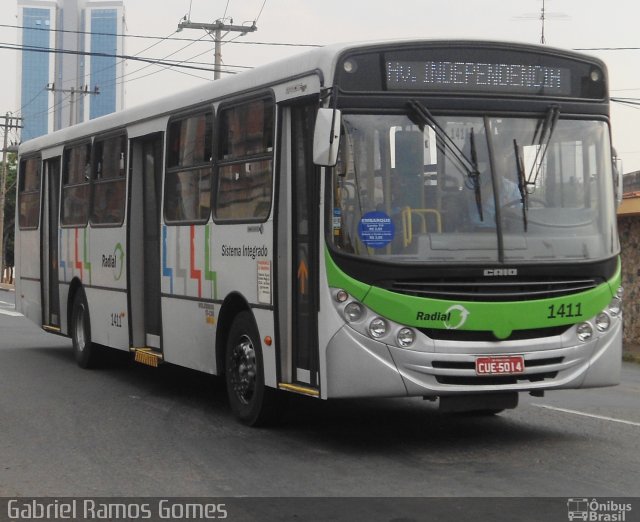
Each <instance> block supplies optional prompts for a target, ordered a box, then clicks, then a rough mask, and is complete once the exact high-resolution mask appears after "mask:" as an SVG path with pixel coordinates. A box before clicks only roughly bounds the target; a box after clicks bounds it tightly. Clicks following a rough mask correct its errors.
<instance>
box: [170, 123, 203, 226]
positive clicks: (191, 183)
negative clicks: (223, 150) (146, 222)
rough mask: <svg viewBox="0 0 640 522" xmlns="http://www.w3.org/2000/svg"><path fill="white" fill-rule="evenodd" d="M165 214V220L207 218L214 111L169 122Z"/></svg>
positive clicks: (178, 220)
mask: <svg viewBox="0 0 640 522" xmlns="http://www.w3.org/2000/svg"><path fill="white" fill-rule="evenodd" d="M167 147H168V150H167V171H166V179H165V189H164V217H165V220H166V221H167V222H168V223H190V222H197V221H200V222H202V221H206V220H207V219H209V214H210V213H211V162H212V160H213V115H212V114H211V113H210V112H208V113H204V114H198V115H194V116H189V117H187V118H182V119H179V120H174V121H172V122H170V123H169V135H168V141H167Z"/></svg>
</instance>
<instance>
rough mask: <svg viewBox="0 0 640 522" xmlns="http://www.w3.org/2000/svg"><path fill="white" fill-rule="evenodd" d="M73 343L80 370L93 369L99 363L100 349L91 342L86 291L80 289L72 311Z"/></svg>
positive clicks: (75, 297) (74, 299)
mask: <svg viewBox="0 0 640 522" xmlns="http://www.w3.org/2000/svg"><path fill="white" fill-rule="evenodd" d="M71 341H72V343H73V355H74V356H75V358H76V362H77V363H78V366H80V368H93V367H95V366H96V363H97V362H98V353H97V352H98V347H97V346H96V345H95V344H93V343H92V342H91V320H90V318H89V306H88V305H87V298H86V296H85V295H84V291H83V290H82V289H79V290H78V291H77V292H76V295H75V296H74V298H73V308H72V309H71Z"/></svg>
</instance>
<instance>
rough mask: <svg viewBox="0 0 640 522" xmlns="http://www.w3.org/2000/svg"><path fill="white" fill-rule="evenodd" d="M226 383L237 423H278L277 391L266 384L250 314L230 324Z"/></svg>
mask: <svg viewBox="0 0 640 522" xmlns="http://www.w3.org/2000/svg"><path fill="white" fill-rule="evenodd" d="M225 382H226V387H227V395H228V397H229V405H230V406H231V410H232V411H233V413H234V415H235V416H236V417H237V418H238V420H240V421H241V422H242V423H244V424H246V425H248V426H261V425H265V424H269V423H271V422H273V421H274V420H275V417H276V409H277V407H276V402H277V396H276V393H277V392H276V390H274V389H273V388H267V387H266V386H265V384H264V364H263V358H262V348H261V344H260V335H259V333H258V327H257V326H256V323H255V321H254V319H253V316H252V315H251V314H250V313H249V312H247V311H244V312H240V313H239V314H238V315H237V316H236V317H235V319H234V320H233V323H231V328H230V330H229V336H228V338H227V345H226V348H225Z"/></svg>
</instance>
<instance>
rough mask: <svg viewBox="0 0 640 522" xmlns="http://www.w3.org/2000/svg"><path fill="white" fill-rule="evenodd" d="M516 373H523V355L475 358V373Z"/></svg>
mask: <svg viewBox="0 0 640 522" xmlns="http://www.w3.org/2000/svg"><path fill="white" fill-rule="evenodd" d="M517 373H524V357H523V356H522V355H503V356H499V357H478V358H477V359H476V374H477V375H513V374H517Z"/></svg>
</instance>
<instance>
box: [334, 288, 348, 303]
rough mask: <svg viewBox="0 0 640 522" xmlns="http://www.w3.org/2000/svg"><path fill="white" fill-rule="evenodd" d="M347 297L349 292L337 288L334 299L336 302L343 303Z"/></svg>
mask: <svg viewBox="0 0 640 522" xmlns="http://www.w3.org/2000/svg"><path fill="white" fill-rule="evenodd" d="M347 299H349V294H348V293H347V292H346V291H345V290H338V291H337V292H336V301H338V303H344V302H345V301H346V300H347Z"/></svg>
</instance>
